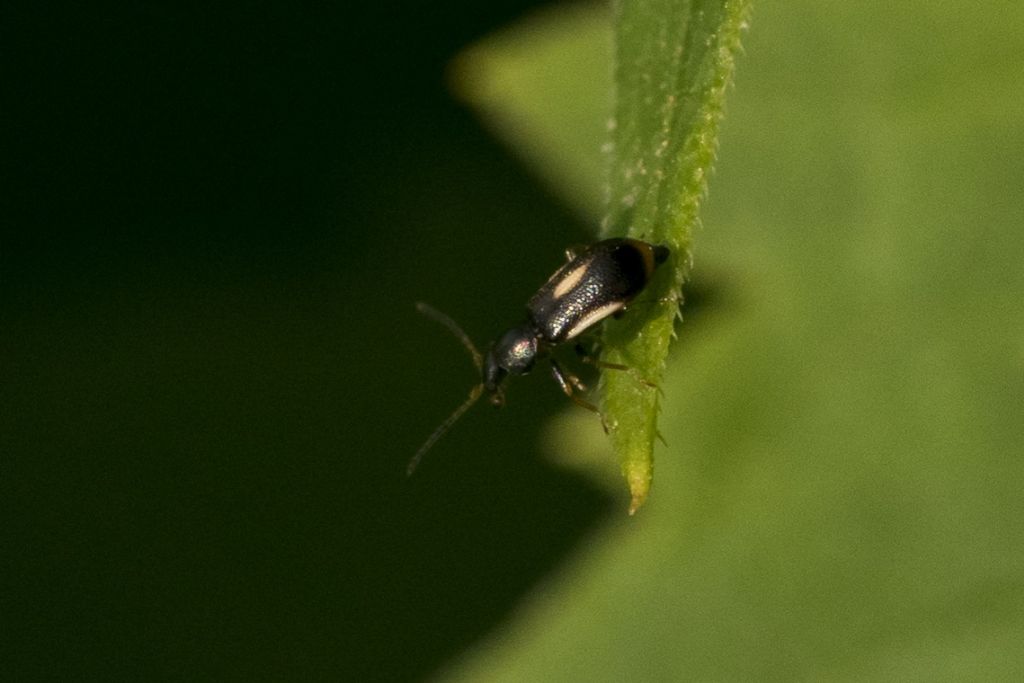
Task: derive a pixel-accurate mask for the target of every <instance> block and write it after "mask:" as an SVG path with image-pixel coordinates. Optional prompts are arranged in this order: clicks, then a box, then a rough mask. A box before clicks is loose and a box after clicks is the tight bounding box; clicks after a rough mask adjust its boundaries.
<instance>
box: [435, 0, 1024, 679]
mask: <svg viewBox="0 0 1024 683" xmlns="http://www.w3.org/2000/svg"><path fill="white" fill-rule="evenodd" d="M967 18H969V19H970V20H969V21H968V20H967ZM1022 24H1024V6H1017V5H1012V6H1011V5H1005V6H1003V7H1002V9H1001V11H1000V12H998V13H996V12H986V11H983V9H982V8H981V7H980V6H978V5H977V4H975V3H967V2H949V3H941V4H936V3H931V2H925V1H924V0H913V1H912V2H908V3H883V2H877V1H868V2H862V3H840V2H821V1H820V0H803V1H798V2H787V3H764V4H762V5H759V6H758V11H757V16H756V30H754V31H752V32H751V33H750V34H749V35H748V36H747V37H746V38H745V39H744V43H745V48H746V52H747V55H746V57H745V59H744V62H743V68H742V69H741V72H740V78H739V80H740V85H741V87H740V88H738V90H737V92H736V93H734V94H733V96H732V98H731V100H730V105H729V117H728V118H727V120H726V123H725V134H724V137H723V140H724V145H723V147H722V153H721V157H720V159H719V161H718V164H717V176H716V180H715V186H714V192H713V193H712V195H711V201H710V203H709V205H708V207H707V209H708V210H707V211H706V213H705V214H704V216H703V222H704V224H705V225H706V226H707V227H706V229H704V230H702V231H701V232H700V233H699V239H698V240H697V242H696V259H695V263H696V266H695V272H697V273H699V274H700V276H701V279H702V281H703V282H704V283H708V284H709V285H710V286H711V288H712V292H713V294H714V296H712V297H711V298H710V299H709V303H708V304H707V306H706V307H705V308H704V312H703V313H702V315H701V316H700V317H699V319H698V320H697V322H696V324H691V325H688V326H687V327H686V328H685V330H686V334H685V335H684V336H683V337H682V338H681V340H680V343H679V344H678V346H679V348H678V352H679V353H678V357H677V358H676V360H674V361H673V362H672V363H671V364H670V366H669V369H668V371H667V373H666V375H665V378H664V380H663V381H662V383H661V386H662V388H663V389H664V391H665V402H664V408H663V411H662V415H661V429H662V431H663V432H664V434H665V437H666V440H667V442H668V444H669V447H668V448H666V449H665V451H664V455H663V456H659V468H658V479H657V495H656V496H652V498H651V500H650V502H649V503H648V506H647V508H646V509H645V511H644V514H643V515H640V516H638V517H636V518H621V519H619V518H613V519H612V520H611V521H610V522H609V525H608V526H607V527H606V529H605V530H604V531H603V533H601V534H599V535H597V536H595V537H593V538H592V539H591V540H590V542H589V543H588V544H587V546H586V547H585V549H584V550H583V551H582V552H581V553H580V555H579V556H578V557H577V558H576V559H575V561H574V562H572V563H571V564H569V565H568V566H566V567H564V568H563V570H562V571H561V572H560V573H559V574H558V575H556V576H554V577H552V579H551V580H550V581H549V582H547V583H546V584H545V585H544V586H543V590H538V591H537V592H536V593H535V594H534V595H533V596H532V597H531V598H530V599H529V600H528V601H526V603H525V604H523V605H522V606H521V607H520V609H519V610H518V612H517V613H516V615H515V617H514V618H513V620H512V622H511V623H510V624H509V626H508V627H507V628H506V629H504V630H502V631H501V632H499V633H497V634H494V635H493V636H492V637H491V638H490V639H489V640H487V641H486V642H485V643H484V644H483V645H482V646H481V647H480V648H479V649H478V650H477V651H475V652H473V653H471V654H470V655H469V656H468V657H467V659H466V660H465V661H462V662H459V663H457V664H456V665H454V667H453V669H452V670H451V671H450V672H449V674H450V675H449V679H457V680H474V681H476V680H488V681H521V680H549V681H550V680H564V681H568V680H594V681H606V680H750V679H764V678H776V679H803V680H806V679H818V680H820V679H828V680H908V679H909V680H1015V679H1019V678H1020V677H1021V676H1022V675H1024V646H1022V645H1021V643H1024V523H1022V522H1021V520H1022V519H1024V503H1022V500H1024V497H1022V496H1021V485H1020V482H1021V481H1024V458H1022V457H1021V444H1022V443H1024V420H1022V419H1021V406H1024V306H1022V305H1021V302H1022V301H1024V268H1021V265H1020V264H1021V263H1022V262H1024V230H1021V225H1024V199H1022V197H1021V193H1020V188H1021V187H1022V186H1024V163H1022V161H1021V160H1022V159H1024V89H1022V88H1021V86H1020V78H1019V71H1020V67H1019V60H1015V59H1014V57H1013V56H1014V55H1019V54H1022V53H1024V34H1021V32H1020V31H1019V29H1018V28H1017V27H1019V26H1020V25H1022ZM566 30H567V31H569V32H570V33H571V29H570V28H569V27H566ZM570 40H571V39H570ZM549 56H550V55H549ZM572 61H573V62H574V63H577V62H578V61H579V60H578V58H574V59H573V60H572ZM559 63H560V62H558V61H557V60H556V61H550V60H549V61H538V63H537V64H535V65H534V68H535V73H537V74H538V76H537V77H538V78H543V74H544V73H546V72H550V71H557V70H558V67H559ZM553 78H554V77H553ZM557 78H558V79H559V80H565V79H566V78H567V76H565V75H564V74H561V75H559V76H557ZM506 106H507V107H508V108H510V109H515V108H516V107H517V104H516V103H515V102H514V101H512V100H510V101H508V102H506ZM563 115H564V112H559V113H557V114H552V120H553V119H554V118H555V117H560V116H563ZM581 125H582V124H581ZM570 128H571V126H570ZM566 133H567V134H570V133H571V131H570V130H567V131H566ZM597 139H598V138H595V143H596V142H597ZM513 144H514V141H513ZM569 431H571V428H570V429H569ZM570 438H571V435H569V434H565V435H563V436H562V437H560V438H559V439H558V442H559V443H570V441H568V439H570Z"/></svg>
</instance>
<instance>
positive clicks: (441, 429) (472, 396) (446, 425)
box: [405, 307, 484, 477]
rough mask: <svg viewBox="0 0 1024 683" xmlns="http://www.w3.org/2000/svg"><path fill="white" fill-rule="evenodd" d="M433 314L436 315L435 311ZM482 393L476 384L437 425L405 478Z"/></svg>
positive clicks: (417, 453)
mask: <svg viewBox="0 0 1024 683" xmlns="http://www.w3.org/2000/svg"><path fill="white" fill-rule="evenodd" d="M428 308H429V307H428ZM430 310H433V309H430ZM434 312H435V313H436V312H437V311H434ZM475 350H476V349H474V351H475ZM483 393H484V385H483V384H477V385H476V386H475V387H473V388H472V389H470V391H469V398H467V399H466V400H465V401H464V402H463V403H462V405H460V406H459V407H458V408H456V409H455V412H454V413H452V414H451V415H449V416H448V419H447V420H445V421H444V422H442V423H441V424H440V425H438V427H437V429H435V430H434V433H433V434H431V435H430V437H429V438H428V439H427V440H426V441H425V442H424V443H423V445H422V446H420V449H419V450H418V451H416V455H414V456H412V460H410V461H409V466H408V467H406V468H405V475H406V476H407V477H411V476H412V473H413V472H415V471H416V466H417V465H419V464H420V460H422V459H423V455H424V454H425V453H426V452H427V451H429V450H430V449H431V448H432V447H433V445H434V444H435V443H437V440H438V439H440V438H441V437H442V436H444V435H445V433H446V432H447V431H448V430H449V429H451V428H452V425H453V424H455V423H456V422H457V421H458V419H459V418H460V417H462V414H463V413H465V412H466V411H467V410H469V409H470V408H471V407H472V406H473V404H474V403H476V402H477V399H479V398H480V396H481V395H482V394H483Z"/></svg>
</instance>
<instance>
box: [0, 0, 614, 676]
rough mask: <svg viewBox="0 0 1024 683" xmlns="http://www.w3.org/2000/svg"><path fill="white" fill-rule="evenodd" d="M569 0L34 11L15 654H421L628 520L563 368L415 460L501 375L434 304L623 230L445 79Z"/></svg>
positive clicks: (18, 162) (3, 370) (505, 297)
mask: <svg viewBox="0 0 1024 683" xmlns="http://www.w3.org/2000/svg"><path fill="white" fill-rule="evenodd" d="M537 4H540V3H532V2H487V3H477V2H448V3H444V4H441V5H438V4H436V3H418V4H416V3H402V4H398V5H375V6H374V8H373V9H368V8H367V7H365V6H362V5H355V6H353V5H352V4H351V3H331V4H327V5H323V6H318V5H313V6H299V5H295V4H294V3H263V4H260V5H258V6H257V5H252V4H248V3H245V4H240V5H237V6H228V5H217V6H215V7H205V6H196V7H191V8H189V7H187V6H183V5H177V6H175V7H164V6H160V5H156V4H150V3H131V4H129V5H126V6H124V7H117V6H106V7H98V6H95V5H94V6H89V7H86V6H80V7H77V8H63V9H59V10H56V9H49V10H46V9H43V7H42V5H37V6H35V8H34V9H32V10H31V11H28V12H21V11H18V10H14V9H8V10H5V14H6V18H5V19H4V21H3V26H4V28H3V29H2V30H3V32H4V35H3V44H4V46H5V47H4V48H3V53H4V57H3V59H0V63H2V65H3V66H2V67H0V68H2V69H3V72H4V73H3V81H4V83H5V86H4V90H5V91H6V93H5V95H4V97H3V102H4V104H3V114H2V116H3V121H4V122H3V129H4V132H3V150H2V157H3V161H2V164H3V177H2V183H3V186H4V190H3V193H2V200H0V201H2V206H0V209H2V215H3V219H2V230H3V234H2V239H3V243H2V245H0V315H2V327H0V354H2V356H0V358H2V360H0V382H2V386H3V390H2V394H0V510H2V514H3V517H2V526H3V531H2V536H0V539H2V546H3V547H2V548H0V550H2V555H0V569H2V575H0V579H2V584H3V585H2V594H0V600H2V605H0V620H2V627H0V633H2V635H0V661H2V662H3V667H4V671H5V676H4V677H8V676H11V678H12V679H13V680H33V679H42V678H51V679H62V680H82V679H89V678H92V679H120V680H128V679H132V680H140V679H141V680H153V679H181V680H197V679H209V678H216V679H242V680H261V679H262V680H282V679H299V680H315V679H334V680H338V679H342V678H345V679H349V680H409V679H416V678H421V677H423V676H425V675H428V674H429V673H431V672H433V671H436V669H437V667H439V666H440V665H442V664H443V663H444V662H445V661H446V660H448V659H449V658H451V657H452V656H453V655H455V654H457V653H458V652H459V651H461V650H463V649H464V648H465V647H466V646H468V645H470V644H472V643H474V642H476V641H478V640H479V639H480V638H481V637H483V636H485V635H486V634H487V633H488V632H489V631H490V630H491V629H493V628H494V627H495V626H496V625H497V624H498V623H499V622H500V621H501V620H502V619H503V618H504V617H506V616H507V615H508V614H509V612H510V610H511V609H512V608H513V606H514V605H515V603H516V601H517V599H518V597H519V596H521V595H522V594H523V593H524V592H525V591H527V590H528V589H529V588H530V587H531V586H532V585H533V584H534V583H535V582H536V581H537V580H538V579H539V578H540V577H542V576H543V575H545V573H547V572H549V571H550V570H551V569H552V568H553V567H555V566H557V565H558V563H559V562H560V561H562V560H563V559H564V558H565V557H566V556H567V555H568V554H569V553H571V552H572V551H573V549H574V547H576V546H578V545H579V544H580V543H581V542H582V541H583V539H585V537H586V534H587V533H588V531H589V530H592V529H594V528H595V526H596V525H597V524H598V523H599V522H600V521H601V519H602V518H603V517H604V516H605V515H608V514H611V511H612V508H611V501H610V500H609V499H608V498H607V496H606V495H605V494H602V493H600V492H599V491H598V490H596V489H594V488H593V487H591V486H590V485H589V484H588V483H586V482H585V481H584V480H582V479H580V478H578V477H576V476H574V475H571V474H569V473H566V472H564V471H560V470H556V469H554V468H552V467H551V466H550V465H548V464H546V463H545V462H543V461H541V460H540V459H539V458H538V452H537V448H536V443H537V434H538V430H539V427H540V425H541V424H542V422H543V420H544V418H545V417H546V416H547V415H549V414H551V413H552V412H553V411H555V410H557V409H559V408H561V407H563V406H564V404H565V401H564V399H562V398H560V396H559V395H558V392H557V388H555V387H554V385H553V384H552V383H550V381H549V380H548V378H547V377H544V376H543V375H542V374H541V373H538V374H537V375H535V376H531V377H529V378H526V379H524V380H523V381H521V382H518V383H516V384H515V385H513V387H512V391H511V393H510V395H509V407H508V408H506V409H505V410H504V411H502V412H500V413H496V412H494V411H492V410H490V409H489V408H484V407H478V408H477V409H475V410H474V411H473V412H472V413H471V414H470V415H469V417H468V418H467V419H466V420H465V421H464V422H463V424H461V425H460V426H459V428H458V429H457V430H455V431H453V432H452V434H450V435H449V436H448V437H446V438H445V440H444V441H442V443H441V445H440V446H439V447H438V448H437V449H436V450H435V451H434V452H432V453H431V454H430V457H429V459H428V460H427V461H426V462H425V463H424V466H423V467H422V468H421V471H420V472H419V473H417V476H415V477H414V478H412V479H411V480H406V479H405V477H404V476H403V470H404V467H405V463H406V461H407V460H408V458H409V456H410V455H411V454H412V453H413V452H414V451H415V450H416V448H417V447H418V445H419V444H420V443H421V442H422V440H423V439H424V438H425V437H426V435H427V434H429V432H430V430H431V429H433V428H434V426H435V425H436V424H437V423H438V422H439V421H440V420H441V419H442V418H443V417H444V416H445V415H446V414H447V413H448V411H450V410H451V409H452V408H453V407H454V406H455V405H457V404H458V402H459V401H460V400H462V398H463V397H464V396H465V394H466V391H467V390H468V389H469V387H470V385H471V384H472V383H473V381H474V377H473V373H472V370H471V366H470V363H469V362H468V360H467V357H466V355H465V353H464V352H463V351H462V350H461V349H460V348H459V346H458V344H457V343H456V342H455V341H454V340H453V339H451V338H450V336H449V335H448V334H447V333H446V332H444V330H442V329H441V328H440V327H438V326H437V325H435V324H434V323H432V322H430V321H426V320H424V319H423V318H421V317H419V316H417V314H416V313H415V311H414V309H413V302H414V301H416V300H419V299H424V300H427V301H430V302H431V303H433V304H434V305H436V306H437V307H439V308H442V309H444V310H446V311H447V312H449V313H450V314H451V315H452V316H453V317H455V318H456V319H458V320H459V321H461V322H462V323H463V324H464V325H465V326H466V327H467V329H468V331H469V333H470V335H471V336H473V338H475V339H476V340H478V342H482V341H486V340H488V339H490V338H492V337H493V336H494V335H496V334H497V333H498V332H500V331H501V329H502V328H503V326H506V325H508V324H510V323H513V322H516V319H517V318H518V317H519V315H520V311H521V310H522V308H521V307H522V305H523V303H524V302H525V300H526V298H527V297H528V296H529V295H530V294H531V293H532V291H533V289H535V287H536V286H537V285H538V284H539V283H540V282H542V281H543V279H544V278H545V277H546V275H547V274H548V273H549V272H550V271H551V270H552V269H553V268H554V267H555V266H557V265H558V263H559V261H560V259H561V256H560V250H561V249H562V248H563V247H564V246H565V245H566V244H570V243H575V242H581V241H586V240H587V239H589V238H590V236H591V234H592V233H591V231H590V228H589V227H588V226H586V225H582V224H581V223H579V222H578V221H576V220H575V219H574V218H573V217H572V216H571V215H570V214H569V213H568V212H567V211H566V210H565V209H564V208H562V207H561V206H559V205H558V203H557V202H555V201H554V200H553V199H552V198H551V197H550V196H548V195H547V194H545V191H544V190H543V189H542V188H541V187H540V186H539V185H538V184H537V183H536V181H535V180H534V179H533V178H532V177H530V176H529V174H527V173H526V171H525V170H524V169H523V168H522V167H521V166H520V165H519V164H517V163H516V162H515V161H513V160H512V159H511V158H510V156H509V155H508V153H507V151H506V150H504V149H503V148H502V147H501V146H499V145H498V144H497V143H496V142H494V141H493V140H492V139H491V138H490V137H489V136H488V135H487V134H486V133H485V132H484V131H483V130H482V128H481V126H480V125H479V124H478V123H477V121H476V120H475V119H474V117H473V115H472V114H471V113H470V112H469V111H467V110H466V109H465V108H464V107H462V106H460V105H459V104H457V103H456V102H454V101H453V99H452V98H451V97H450V95H449V94H448V92H447V90H446V88H445V86H444V73H445V66H446V64H447V63H448V61H449V60H450V59H451V58H452V57H453V56H454V55H455V54H456V53H457V52H458V51H459V50H460V49H461V48H462V47H464V46H465V45H466V44H467V43H469V42H471V41H473V40H474V39H477V38H479V37H482V36H483V35H485V34H486V33H488V32H489V31H492V30H494V29H497V28H499V27H501V26H503V25H504V24H506V23H507V22H509V21H511V20H513V19H515V18H516V17H518V16H520V15H521V14H523V13H524V12H525V11H527V10H529V9H530V8H531V7H532V6H534V5H537ZM616 510H617V508H616Z"/></svg>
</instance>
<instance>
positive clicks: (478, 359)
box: [416, 301, 484, 400]
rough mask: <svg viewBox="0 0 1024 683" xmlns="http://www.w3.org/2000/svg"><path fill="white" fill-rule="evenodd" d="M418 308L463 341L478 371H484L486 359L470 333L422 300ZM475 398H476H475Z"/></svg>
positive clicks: (417, 305)
mask: <svg viewBox="0 0 1024 683" xmlns="http://www.w3.org/2000/svg"><path fill="white" fill-rule="evenodd" d="M416 310H417V311H419V312H420V313H422V314H423V315H425V316H427V317H428V318H430V319H431V320H433V321H435V322H439V323H441V324H442V325H444V326H445V327H447V328H448V331H449V332H451V333H452V334H454V335H455V338H456V339H458V340H459V341H460V342H462V345H463V346H465V347H466V350H467V351H469V355H470V356H472V357H473V365H475V366H476V369H477V371H478V372H481V373H482V372H483V371H484V360H483V357H482V356H481V355H480V352H479V351H477V350H476V346H474V345H473V340H471V339H470V338H469V335H468V334H466V333H465V332H463V331H462V328H461V327H459V324H458V323H457V322H455V321H454V320H452V319H451V318H449V317H448V316H447V315H445V314H444V313H442V312H441V311H439V310H437V309H436V308H434V307H433V306H431V305H430V304H425V303H423V302H422V301H417V302H416ZM474 400H475V399H474Z"/></svg>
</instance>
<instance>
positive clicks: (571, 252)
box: [565, 244, 586, 261]
mask: <svg viewBox="0 0 1024 683" xmlns="http://www.w3.org/2000/svg"><path fill="white" fill-rule="evenodd" d="M584 249H586V247H585V246H581V245H579V244H572V245H570V246H568V247H566V248H565V260H566V261H572V260H573V259H574V258H576V257H577V256H579V255H580V252H582V251H583V250H584Z"/></svg>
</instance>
